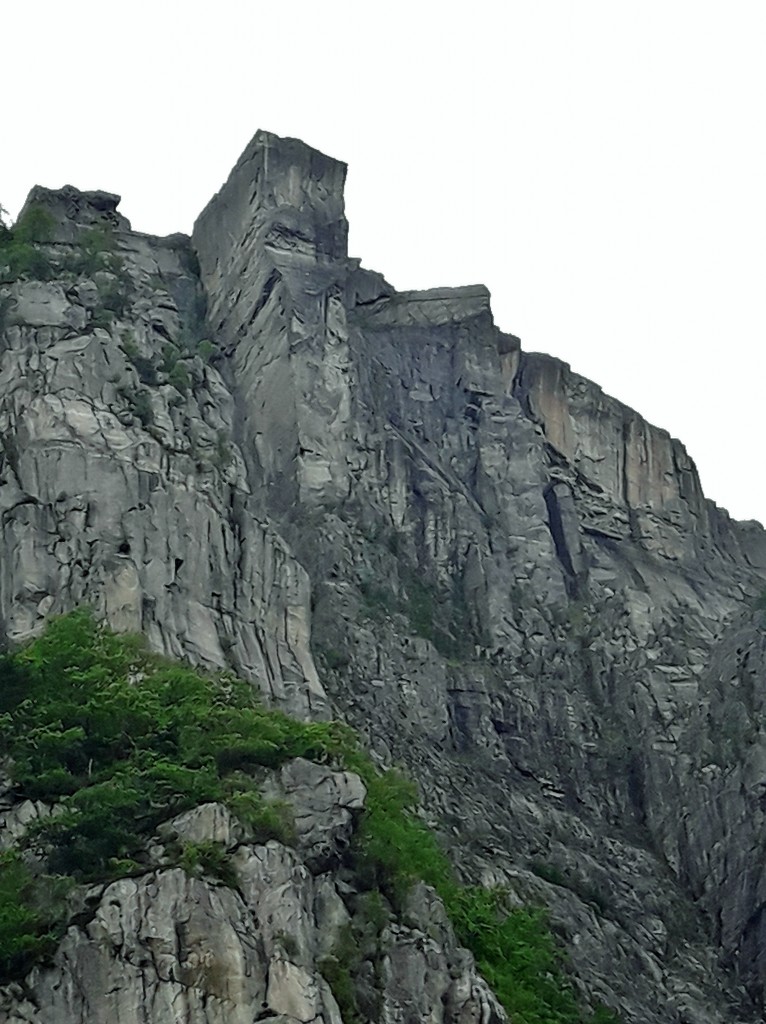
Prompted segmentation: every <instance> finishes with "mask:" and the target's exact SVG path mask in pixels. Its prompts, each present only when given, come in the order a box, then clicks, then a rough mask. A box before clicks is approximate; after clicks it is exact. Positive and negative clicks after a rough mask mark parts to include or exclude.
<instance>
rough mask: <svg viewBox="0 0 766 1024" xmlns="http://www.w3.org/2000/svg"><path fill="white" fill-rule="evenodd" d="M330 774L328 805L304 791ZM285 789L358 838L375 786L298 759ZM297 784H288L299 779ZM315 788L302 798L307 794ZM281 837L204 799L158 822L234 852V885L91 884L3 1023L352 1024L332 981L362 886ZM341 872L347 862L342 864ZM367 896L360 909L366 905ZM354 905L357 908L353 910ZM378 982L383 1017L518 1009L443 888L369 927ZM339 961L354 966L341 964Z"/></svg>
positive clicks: (5, 995) (209, 880) (159, 879)
mask: <svg viewBox="0 0 766 1024" xmlns="http://www.w3.org/2000/svg"><path fill="white" fill-rule="evenodd" d="M312 772H313V773H319V774H320V775H321V776H322V780H323V785H322V787H320V788H322V789H323V791H324V793H325V795H326V794H327V792H329V790H330V789H332V790H333V791H334V792H335V794H336V795H337V797H338V800H337V802H336V801H333V800H322V799H321V798H320V801H319V803H321V804H322V805H323V807H322V809H321V810H319V809H318V803H317V800H316V799H314V798H313V794H306V792H305V783H306V781H307V779H308V778H309V776H310V775H311V773H312ZM283 776H284V778H283V783H284V785H285V786H286V788H287V790H288V792H292V793H294V794H295V796H296V799H295V804H294V805H293V806H294V809H295V811H296V813H297V814H298V815H300V813H301V811H303V820H304V821H305V817H306V813H305V810H306V800H307V799H308V800H309V802H310V804H311V808H312V811H311V818H312V824H313V830H314V831H315V832H319V833H321V834H322V836H323V837H324V839H325V842H326V843H329V845H331V846H332V845H339V846H342V845H343V843H344V842H345V841H346V840H347V835H346V833H347V831H348V824H349V822H348V820H347V817H348V809H349V807H353V809H354V810H356V811H360V810H361V809H362V806H363V798H364V786H363V784H362V782H361V780H360V779H359V778H358V777H357V776H354V775H352V774H351V773H332V772H327V771H326V770H324V769H323V768H321V767H320V766H318V765H312V766H311V767H308V762H302V763H295V764H288V765H286V766H285V768H284V769H283ZM291 787H292V788H291ZM301 787H303V790H304V791H303V792H301ZM300 821H301V818H300V816H299V817H298V833H299V836H298V849H297V850H294V849H291V848H290V847H287V846H284V845H282V844H281V843H278V842H276V841H270V842H268V843H266V844H261V845H258V844H254V843H253V842H252V841H248V840H247V832H246V829H245V828H243V826H241V825H240V824H239V823H238V822H237V821H236V820H235V819H233V818H232V817H231V815H230V814H229V813H228V811H227V810H226V808H225V807H223V806H221V805H216V804H208V805H204V806H202V807H199V808H197V809H195V810H193V811H189V812H186V813H184V814H183V815H180V816H179V817H178V818H176V819H174V820H173V821H171V822H168V823H167V824H166V825H165V826H163V827H162V828H161V830H160V831H161V835H160V837H159V838H160V840H161V842H168V840H169V839H170V838H171V837H172V838H175V839H177V840H179V841H183V842H187V843H205V842H208V843H210V842H213V843H217V844H219V846H220V848H221V849H222V850H225V851H226V852H227V856H228V870H229V872H230V873H231V874H232V875H233V876H234V877H233V882H235V883H236V884H233V883H232V881H228V880H227V881H228V884H223V883H222V882H221V881H220V880H218V879H216V878H214V877H211V876H210V875H208V874H201V875H200V876H199V877H195V876H194V875H189V874H187V872H186V871H184V870H183V869H182V868H180V867H176V866H172V865H171V864H168V863H164V864H163V861H164V862H166V861H167V856H166V852H165V848H164V847H163V846H162V845H156V846H154V848H153V855H154V857H155V858H156V859H157V860H158V863H159V866H158V867H157V869H156V870H154V871H151V872H148V873H146V874H143V875H138V876H136V877H132V878H124V879H120V880H118V881H114V882H111V883H109V884H107V885H100V886H93V887H91V888H89V889H88V888H85V889H81V890H79V891H78V892H77V893H76V894H75V895H74V897H73V898H72V899H71V904H72V917H71V923H70V926H69V928H68V929H67V932H66V935H65V936H64V938H63V940H62V941H61V942H60V943H59V945H58V948H57V950H56V952H55V954H54V955H53V957H52V959H51V961H50V962H49V963H46V964H44V965H41V966H39V967H35V968H34V969H33V970H32V971H31V972H30V973H29V974H28V975H27V977H26V978H25V980H24V984H23V986H21V985H17V984H11V985H10V986H7V987H6V988H4V989H2V988H0V1020H2V1021H3V1022H4V1024H64V1022H72V1024H74V1022H76V1021H115V1022H118V1024H139V1022H143V1021H151V1024H177V1022H178V1021H179V1020H183V1021H188V1022H190V1024H224V1022H225V1024H252V1022H253V1021H254V1020H265V1019H269V1020H272V1021H279V1022H280V1024H310V1022H315V1024H342V1021H343V1017H342V1012H341V1009H342V1008H341V1007H339V1005H338V1002H337V1001H336V998H335V996H334V994H333V990H332V987H331V985H330V984H329V983H328V981H327V980H325V976H324V975H325V974H327V973H328V970H327V964H328V962H329V963H337V961H338V956H339V955H340V953H339V948H338V947H339V944H340V943H341V941H342V938H343V936H344V934H346V933H348V932H349V930H350V928H351V922H352V918H355V919H356V920H357V921H359V919H360V918H363V917H364V911H363V909H360V908H361V907H363V904H362V902H361V898H360V897H359V894H358V893H356V892H355V890H354V887H353V885H352V884H351V880H350V879H349V878H347V877H346V878H343V877H341V876H340V875H338V874H337V873H335V872H334V871H327V870H324V869H323V868H320V867H315V868H314V869H313V870H312V867H311V865H312V863H316V860H315V858H314V857H313V856H309V857H308V859H304V858H302V857H301V855H300V852H299V851H300V849H301V847H306V848H307V850H308V852H309V853H310V854H312V855H313V848H314V845H315V844H314V843H313V842H311V841H309V843H308V844H306V843H305V839H306V835H307V833H306V830H305V829H304V830H301V827H300ZM336 867H337V865H336ZM355 904H356V906H355ZM349 907H350V908H351V909H349ZM370 926H371V927H373V930H374V932H375V941H374V952H373V954H372V959H369V960H365V958H364V957H363V956H362V955H361V952H360V955H359V961H360V967H361V966H362V965H365V966H367V967H369V969H370V971H371V972H372V971H373V970H374V974H375V982H374V985H373V987H372V992H373V995H374V1000H375V1003H376V1010H377V1012H378V1013H379V1019H381V1020H386V1021H391V1022H395V1021H405V1020H411V1019H413V1015H414V1014H415V1015H417V1016H416V1017H415V1019H422V1020H429V1021H433V1022H434V1024H504V1022H505V1021H506V1016H505V1014H504V1012H503V1010H502V1008H501V1007H500V1006H499V1005H498V1004H497V1002H496V1000H495V999H494V997H493V995H492V993H491V992H490V991H489V989H488V988H487V985H486V984H485V983H484V981H483V980H482V979H481V978H480V977H479V976H478V974H477V972H476V969H475V966H474V963H473V958H472V957H471V955H470V954H469V953H468V952H467V951H466V950H464V949H461V948H460V947H459V945H458V944H457V942H456V940H455V937H454V934H453V932H452V928H451V927H450V925H449V922H448V921H447V918H446V915H445V913H444V909H443V907H442V906H441V903H440V901H439V900H438V899H437V898H436V897H435V896H434V894H433V892H432V891H431V890H429V889H428V888H427V887H425V886H418V887H417V888H416V889H414V890H413V892H412V893H411V895H410V897H409V899H408V902H407V906H406V908H405V914H404V915H403V916H402V918H401V919H398V920H397V919H396V918H394V917H393V916H391V915H389V916H388V917H387V919H386V920H385V921H378V922H372V923H371V925H370ZM342 966H343V969H345V970H346V971H349V970H350V965H349V964H348V963H344V964H343V965H342Z"/></svg>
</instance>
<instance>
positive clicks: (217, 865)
mask: <svg viewBox="0 0 766 1024" xmlns="http://www.w3.org/2000/svg"><path fill="white" fill-rule="evenodd" d="M178 863H179V866H180V867H182V868H183V869H184V871H185V872H186V874H187V875H191V876H192V877H194V878H198V877H199V876H201V875H212V876H213V878H220V880H221V881H222V882H223V883H224V885H228V886H229V887H230V888H232V889H236V887H237V875H236V872H235V871H234V867H233V865H232V863H231V857H230V856H229V854H228V853H227V851H226V849H225V847H224V846H222V845H221V843H215V842H203V843H184V844H183V847H182V850H181V855H180V857H179V860H178Z"/></svg>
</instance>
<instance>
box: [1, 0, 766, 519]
mask: <svg viewBox="0 0 766 1024" xmlns="http://www.w3.org/2000/svg"><path fill="white" fill-rule="evenodd" d="M2 6H3V10H2V14H1V15H0V32H2V38H1V39H0V47H1V48H0V97H2V99H3V103H2V118H1V120H0V203H2V204H3V205H4V206H5V207H6V208H7V209H8V210H9V211H10V213H11V214H12V215H15V214H16V213H17V211H18V208H19V207H20V205H21V203H22V202H23V199H24V197H25V195H26V193H27V191H28V190H29V188H31V186H32V185H33V184H35V183H40V184H43V185H48V186H51V187H59V186H61V185H63V184H66V183H70V184H73V185H76V186H77V187H79V188H103V189H107V190H110V191H115V192H119V193H121V195H122V196H123V202H122V206H121V209H122V212H123V213H124V214H125V215H126V216H127V217H129V218H130V219H131V221H132V222H133V226H134V227H135V228H137V229H139V230H143V231H150V232H154V233H157V234H164V233H169V232H172V231H178V230H182V231H189V230H190V229H191V225H192V223H193V220H194V218H195V216H196V215H197V213H199V211H200V210H201V209H202V207H203V206H204V205H205V203H206V202H207V200H208V199H209V198H210V196H211V195H212V193H213V192H214V191H215V190H216V189H217V188H218V187H219V186H220V184H221V183H222V182H223V180H224V179H225V178H226V176H227V175H228V172H229V170H230V169H231V167H232V166H233V164H234V162H235V160H236V159H237V157H238V156H239V153H240V152H241V150H242V149H243V148H244V146H245V144H246V143H247V141H248V139H249V138H250V137H251V136H252V135H253V133H254V132H255V131H256V129H258V128H265V129H267V130H269V131H273V132H276V133H277V134H278V135H292V136H296V137H298V138H302V139H303V140H304V141H305V142H307V143H309V144H310V145H313V146H315V147H317V148H318V149H321V150H323V151H324V152H326V153H329V154H330V155H332V156H335V157H338V158H340V159H342V160H345V161H346V162H347V163H348V164H349V178H348V186H347V191H346V197H347V214H348V218H349V221H350V224H351V253H352V255H356V256H361V257H362V259H363V261H364V264H365V265H366V266H368V267H371V268H373V269H376V270H380V271H381V272H383V273H384V274H385V275H386V277H387V278H388V279H389V280H390V281H391V283H392V284H394V285H395V286H396V287H397V288H418V287H432V286H437V285H459V284H471V283H475V282H483V283H485V284H487V285H488V286H489V288H490V290H491V291H492V295H493V308H494V311H495V319H496V321H497V323H498V324H499V326H500V327H501V328H503V329H504V330H508V331H511V332H513V333H515V334H518V335H520V337H521V339H522V345H523V346H524V348H526V349H527V350H537V351H544V352H549V353H551V354H553V355H556V356H559V357H560V358H562V359H564V360H566V361H567V362H569V363H570V364H571V365H572V367H573V368H574V369H575V370H577V371H578V372H580V373H583V374H585V375H586V376H588V377H591V378H592V379H593V380H595V381H597V382H598V383H599V384H601V385H602V386H603V387H604V389H605V390H606V391H607V392H609V393H611V394H613V395H615V396H616V397H617V398H620V399H621V400H623V401H624V402H626V403H627V404H629V405H631V406H633V407H634V408H636V409H638V410H639V411H640V412H641V413H643V415H645V416H646V417H647V418H648V419H650V420H651V421H653V422H655V423H657V424H658V425H660V426H662V427H665V428H667V429H668V430H670V431H671V433H673V434H674V435H675V436H677V437H680V438H681V439H682V440H683V441H684V443H685V444H686V446H687V448H688V449H689V452H690V454H691V455H692V456H693V458H694V459H695V460H696V461H697V464H698V467H699V470H700V473H701V476H702V482H703V486H704V488H705V491H706V493H707V494H708V495H709V496H710V497H712V498H714V499H715V500H716V501H717V502H718V503H719V504H721V505H723V506H725V507H726V508H728V509H729V510H730V512H731V513H732V515H734V516H736V517H737V518H743V519H744V518H758V519H760V520H761V521H762V522H766V486H764V482H763V479H762V475H761V469H760V465H761V462H762V461H763V457H762V454H761V441H762V440H763V435H764V433H766V427H765V421H766V416H764V412H763V406H764V403H763V397H762V395H763V388H764V376H765V371H766V357H765V356H764V348H765V347H766V346H765V343H766V330H765V328H766V297H765V294H764V281H765V280H766V131H764V129H765V128H766V124H765V123H764V122H765V120H766V118H765V116H764V105H765V101H766V58H764V53H766V3H764V2H763V0H757V2H749V0H728V2H724V0H720V2H716V3H711V2H706V0H696V2H692V0H688V2H687V0H641V2H635V0H571V2H569V0H507V2H505V3H500V2H499V0H496V2H495V3H487V2H484V0H473V2H471V3H463V4H455V3H449V2H447V0H443V2H440V3H436V2H431V0H409V2H407V3H403V2H401V0H387V2H386V3H382V4H378V3H376V4H371V3H368V2H365V0H292V2H289V3H286V2H282V3H280V2H279V0H269V2H262V0H251V2H235V0H218V2H217V3H215V4H209V3H205V4H202V3H199V2H194V0H186V2H176V0H153V2H145V0H131V2H130V3H123V2H117V0H100V2H97V3H96V2H86V0H66V2H62V0H6V2H5V3H4V4H3V5H2Z"/></svg>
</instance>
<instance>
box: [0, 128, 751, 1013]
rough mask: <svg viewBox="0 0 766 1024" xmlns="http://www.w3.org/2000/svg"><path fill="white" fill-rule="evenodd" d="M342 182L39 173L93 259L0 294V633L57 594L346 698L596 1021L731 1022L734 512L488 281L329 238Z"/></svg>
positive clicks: (738, 610) (308, 162) (745, 562)
mask: <svg viewBox="0 0 766 1024" xmlns="http://www.w3.org/2000/svg"><path fill="white" fill-rule="evenodd" d="M344 176H345V166H344V165H343V164H341V163H338V162H337V161H334V160H331V159H330V158H328V157H325V156H323V155H322V154H320V153H317V152H316V151H314V150H311V149H309V148H308V147H307V146H305V145H303V144H302V143H300V142H297V141H295V140H283V139H278V138H277V137H275V136H273V135H269V134H267V133H259V134H257V135H256V136H255V138H254V139H253V141H252V142H251V144H250V145H249V146H248V148H247V150H246V151H245V153H244V154H243V156H242V158H241V159H240V161H239V162H238V164H237V166H236V167H235V168H234V170H233V171H232V173H231V176H230V178H229V180H228V181H227V183H226V184H225V185H224V186H223V187H222V189H221V191H220V192H219V193H218V194H217V195H216V196H215V197H214V198H213V200H212V201H211V202H210V204H209V205H208V206H207V208H206V209H205V210H204V211H203V213H202V214H201V216H200V218H199V220H198V221H197V224H196V225H195V229H194V233H193V237H192V239H191V242H189V240H188V239H184V238H183V237H182V236H174V237H173V238H171V239H165V240H163V239H157V238H152V237H150V236H145V235H139V234H136V233H132V232H130V230H129V227H128V225H127V222H126V221H124V219H122V218H120V215H119V214H117V213H116V197H110V196H107V195H106V194H104V193H76V194H74V190H62V192H47V191H45V190H40V189H37V190H35V192H34V193H33V196H32V198H33V199H34V202H35V203H36V204H38V205H44V206H46V207H47V208H48V209H49V210H50V211H51V213H52V214H53V216H54V218H55V220H56V225H57V227H56V232H55V234H54V242H53V243H52V244H51V245H50V246H48V251H49V252H50V254H51V258H52V259H54V261H55V260H57V259H58V260H61V259H63V257H64V256H66V255H67V253H70V252H73V251H76V249H77V245H78V238H80V237H81V235H79V234H78V232H80V231H81V230H82V228H83V226H88V225H91V224H92V223H94V222H95V223H99V222H100V221H99V218H102V217H106V218H107V220H108V221H109V223H110V224H111V227H112V230H113V232H114V239H115V254H116V256H117V257H118V258H119V261H120V263H119V267H117V268H116V269H115V266H114V265H113V266H112V269H111V270H104V269H101V270H98V271H97V272H95V273H91V274H86V273H80V274H79V275H75V276H73V275H72V274H69V275H68V276H67V274H65V273H63V271H62V273H61V274H58V275H54V278H53V280H51V281H50V282H45V283H40V282H29V281H17V282H13V283H10V284H5V285H2V286H0V302H2V303H3V305H0V308H6V309H7V310H8V312H7V313H6V315H5V328H4V331H3V333H2V355H1V357H0V434H1V435H2V439H3V456H2V470H0V509H2V513H3V524H4V529H3V541H2V543H3V552H2V558H1V559H0V615H2V621H3V625H4V629H5V633H6V636H7V637H9V638H12V639H16V638H20V637H22V636H24V635H27V634H28V633H29V632H31V631H33V630H35V629H37V628H39V626H40V625H41V623H42V621H43V619H44V617H45V616H46V615H48V614H50V613H51V612H54V611H59V610H63V609H65V608H68V607H71V606H72V605H73V604H75V603H77V602H78V601H81V600H83V599H86V598H87V599H88V600H89V601H91V602H93V603H95V604H96V606H97V608H98V609H99V610H100V611H102V612H103V613H104V614H106V615H107V617H108V618H109V619H110V621H111V622H112V623H113V624H114V625H116V626H117V627H119V628H130V629H140V630H143V631H144V632H146V633H147V635H148V636H149V639H150V641H151V643H152V644H153V645H154V646H155V647H157V648H158V649H159V650H163V651H165V652H167V653H170V654H174V655H179V654H181V655H185V656H188V657H191V658H192V659H193V660H195V661H197V662H200V663H203V664H209V665H223V664H228V665H230V666H232V667H233V668H235V669H236V670H237V671H238V672H240V673H242V674H244V675H245V676H246V677H247V678H249V679H251V680H252V681H253V682H254V683H255V684H257V685H258V686H259V687H260V688H261V689H262V690H263V691H264V692H265V693H266V694H267V695H269V697H270V698H271V699H272V700H275V701H279V702H281V703H282V704H283V705H284V706H286V707H287V708H288V709H289V710H292V711H293V712H295V713H298V714H301V715H312V714H314V715H325V714H328V713H329V712H330V711H332V712H333V713H335V714H339V715H342V716H343V717H344V718H346V719H347V720H348V721H350V722H351V723H352V724H353V725H355V726H356V727H357V728H358V729H360V730H361V731H362V732H363V733H364V734H365V735H366V736H367V738H368V742H369V745H370V746H371V747H372V748H373V750H375V751H376V753H378V754H379V755H380V756H381V757H382V758H384V759H385V760H389V761H390V760H394V761H399V762H403V763H405V764H406V765H407V767H408V768H409V770H410V771H411V772H412V773H413V774H414V775H415V776H416V777H417V779H418V780H419V782H420V783H421V786H422V792H423V802H424V806H425V808H426V811H427V814H428V816H429V818H431V819H432V820H433V822H434V823H435V824H436V825H437V826H438V827H439V828H440V829H441V830H442V832H443V834H444V836H445V838H446V839H447V841H448V842H449V843H450V844H451V845H452V846H453V847H454V851H455V856H456V859H457V861H458V862H459V864H460V865H461V870H462V871H463V873H464V874H465V876H466V878H471V879H474V880H480V881H484V882H487V883H498V884H503V885H506V886H508V887H509V888H511V889H512V890H513V891H515V892H516V893H518V895H519V897H520V898H522V899H525V900H538V901H540V900H543V901H545V902H547V903H548V904H549V905H550V907H551V916H552V920H553V922H554V923H555V925H556V926H557V927H558V928H559V929H560V931H561V933H562V934H563V935H564V936H565V938H566V939H567V941H568V946H569V950H570V962H571V964H572V968H573V971H574V973H575V976H576V977H579V978H581V979H583V981H584V982H587V986H588V991H589V992H591V993H595V994H596V995H598V996H599V997H600V998H602V999H603V1001H604V1002H606V1003H607V1004H608V1005H611V1006H614V1007H615V1008H618V1009H619V1010H620V1012H621V1013H622V1015H623V1017H624V1019H625V1020H626V1021H642V1022H648V1024H666V1022H668V1021H679V1022H680V1021H683V1022H685V1024H713V1022H717V1024H718V1022H720V1024H728V1022H732V1024H733V1022H735V1021H752V1022H754V1021H756V1020H760V1019H761V1007H762V1005H763V984H764V980H766V979H765V977H764V975H765V973H766V967H765V966H764V964H766V925H764V920H763V913H762V908H763V905H764V903H765V902H766V897H765V896H764V893H765V892H766V879H765V878H764V874H763V858H762V856H761V851H762V848H763V841H764V835H763V828H764V825H763V811H762V799H763V785H764V782H766V777H764V776H763V772H764V770H766V738H765V737H764V735H763V729H762V709H761V704H762V702H763V696H762V694H763V691H764V685H765V684H766V676H765V674H764V662H765V660H766V659H764V654H763V644H764V625H763V622H762V620H761V618H760V616H759V615H758V614H755V613H753V612H752V611H751V610H750V609H751V607H752V603H753V599H754V597H755V595H756V594H757V593H758V592H759V591H760V590H761V589H762V588H763V586H764V581H765V580H766V535H764V531H763V530H762V529H761V527H760V526H759V525H758V524H755V523H744V524H743V523H736V522H733V521H732V520H731V519H730V518H729V516H728V515H727V514H726V512H725V511H723V510H721V509H718V508H717V507H716V506H715V505H713V504H712V503H711V502H709V501H707V500H706V499H705V498H704V496H703V494H702V491H701V488H700V484H699V479H698V477H697V473H696V469H695V467H694V464H693V462H692V460H691V459H690V458H689V456H688V455H687V453H686V451H685V449H684V448H683V446H682V445H681V444H680V442H678V441H676V440H675V439H672V438H671V437H670V436H669V435H668V434H667V433H666V432H664V431H662V430H659V429H658V428H656V427H653V426H651V425H650V424H648V423H646V421H644V420H643V419H642V418H641V416H640V415H639V414H638V413H636V412H634V411H633V410H631V409H628V408H626V407H625V406H623V405H621V404H620V403H619V402H617V401H615V400H614V399H612V398H610V397H608V396H606V395H604V394H603V392H602V391H601V390H600V388H598V386H597V385H596V384H593V383H592V382H590V381H588V380H585V379H584V378H582V377H580V376H578V375H577V374H575V373H573V372H572V371H571V370H570V368H569V367H568V366H567V365H566V364H565V363H562V362H560V361H558V360H556V359H553V358H551V357H549V356H542V355H537V354H528V353H524V352H523V351H522V350H521V346H520V343H519V339H517V338H515V337H513V336H512V335H508V334H503V333H502V332H501V331H499V330H498V329H497V327H496V326H495V325H494V322H493V319H492V314H491V310H490V304H489V295H488V293H487V291H486V289H484V288H481V287H470V288H462V289H434V290H431V291H427V292H403V293H397V292H395V291H394V289H393V288H391V286H390V285H388V284H387V282H386V281H385V279H384V278H382V277H381V276H380V275H379V274H375V273H372V272H370V271H367V270H364V269H362V268H361V267H360V265H359V263H358V261H357V260H353V259H349V258H348V255H347V251H346V237H347V225H346V221H345V217H344V212H343V195H342V188H343V181H344ZM78 197H79V198H78ZM94 197H95V198H94ZM113 200H115V202H112V201H113ZM71 210H75V211H76V213H71V212H70V211H71ZM83 211H84V212H83ZM197 261H198V267H197ZM116 285H119V287H120V288H122V290H123V292H124V293H125V294H124V301H122V302H115V301H114V296H113V294H112V293H113V291H114V288H115V286H116ZM203 297H204V299H205V300H206V306H207V309H206V316H205V318H204V322H203V317H202V301H203ZM109 301H111V304H112V307H117V308H116V309H115V308H113V309H112V310H111V312H112V314H113V315H112V316H111V318H109V317H105V316H104V309H105V308H108V307H105V303H106V302H109ZM203 339H204V340H205V341H208V342H209V345H207V346H205V345H202V346H200V344H199V342H201V341H203ZM168 346H171V349H170V350H169V349H168ZM552 879H553V880H555V884H554V881H552ZM284 1012H287V1011H284ZM20 1019H25V1018H20Z"/></svg>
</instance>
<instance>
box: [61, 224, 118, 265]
mask: <svg viewBox="0 0 766 1024" xmlns="http://www.w3.org/2000/svg"><path fill="white" fill-rule="evenodd" d="M114 247H115V240H114V234H113V232H112V231H111V229H110V228H108V227H93V228H87V229H86V230H84V231H83V232H81V234H80V236H79V239H78V249H79V251H78V252H77V253H76V254H75V255H73V256H71V257H70V258H69V260H67V262H66V264H65V269H66V270H68V271H70V272H71V273H73V274H78V275H79V274H82V275H84V276H86V277H93V276H94V274H96V273H98V271H99V270H112V271H113V270H115V269H116V268H119V267H120V265H121V263H120V260H119V259H118V258H117V257H116V256H114V255H113V252H114Z"/></svg>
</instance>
